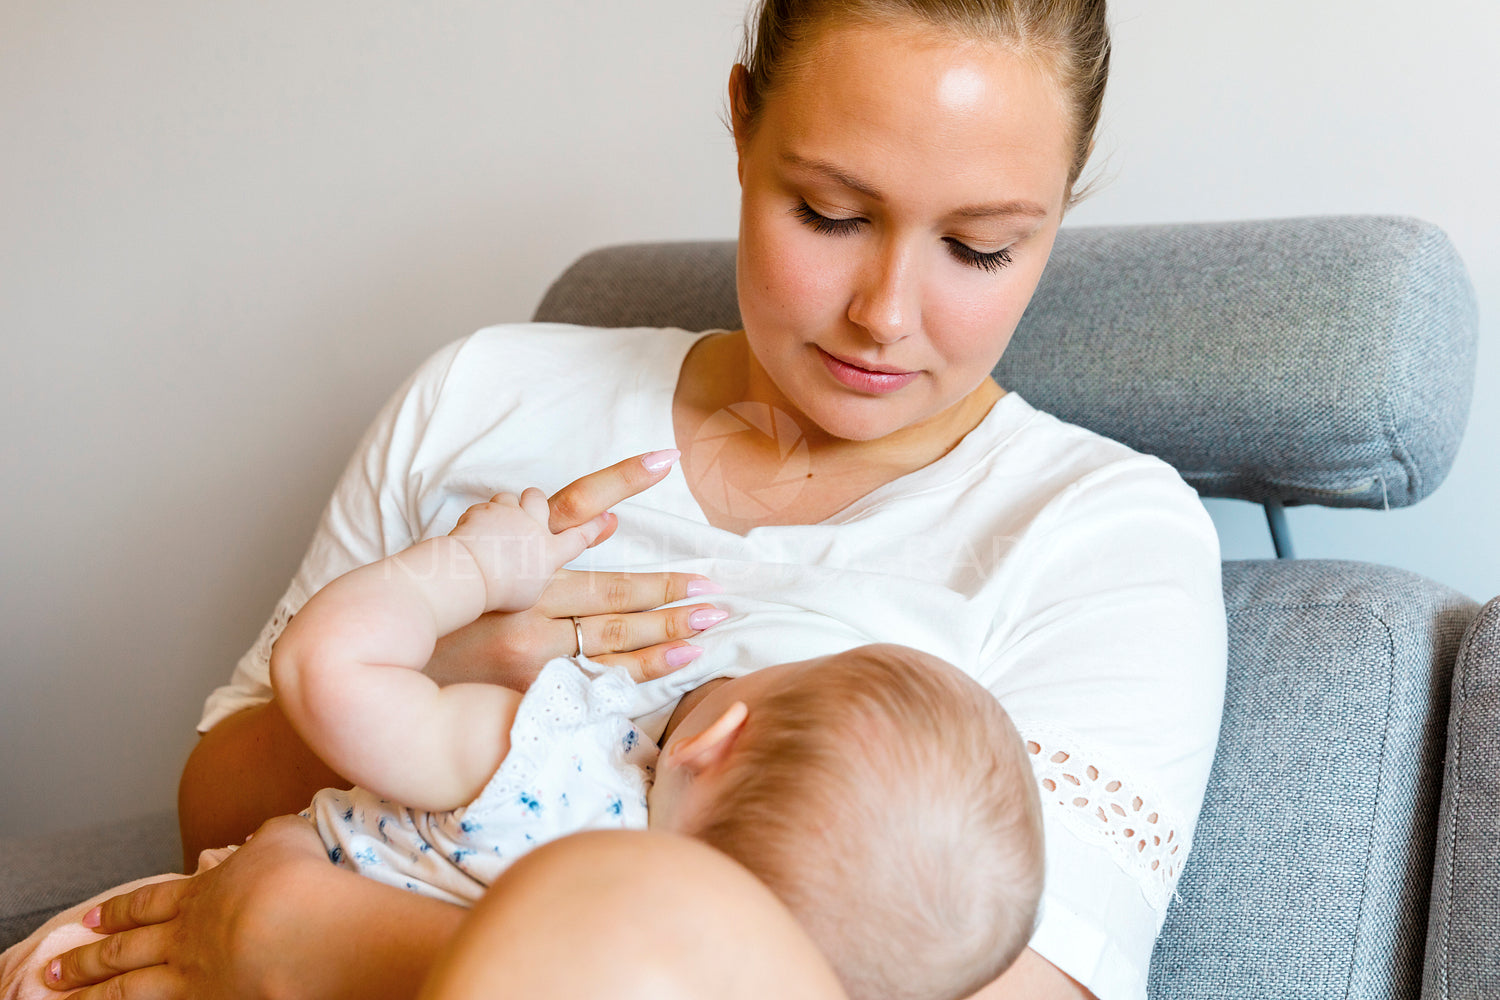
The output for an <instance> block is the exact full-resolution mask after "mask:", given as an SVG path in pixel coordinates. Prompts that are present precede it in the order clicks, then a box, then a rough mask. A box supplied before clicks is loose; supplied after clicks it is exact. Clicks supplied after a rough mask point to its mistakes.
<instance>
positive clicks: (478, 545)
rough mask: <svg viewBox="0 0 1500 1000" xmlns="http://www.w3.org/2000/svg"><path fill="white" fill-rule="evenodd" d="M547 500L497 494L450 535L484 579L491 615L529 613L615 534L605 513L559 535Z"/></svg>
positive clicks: (536, 493)
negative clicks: (573, 564)
mask: <svg viewBox="0 0 1500 1000" xmlns="http://www.w3.org/2000/svg"><path fill="white" fill-rule="evenodd" d="M549 516H550V512H549V509H548V506H547V495H546V494H545V493H543V492H542V491H541V490H539V489H536V488H534V487H533V488H531V489H528V490H526V491H525V492H524V493H522V494H521V495H520V496H519V497H517V496H516V495H515V494H514V493H496V494H495V495H494V496H493V497H491V498H490V499H489V501H488V502H487V503H478V504H475V505H474V506H472V507H470V508H469V509H468V510H466V511H464V513H463V516H461V517H460V518H459V519H458V524H456V525H454V526H453V530H452V531H450V532H449V533H448V534H449V536H450V537H453V538H456V539H458V541H459V542H461V543H462V544H463V546H464V548H465V549H467V550H468V552H469V554H470V555H471V556H472V557H473V558H474V562H475V564H476V565H478V567H479V572H480V574H481V575H482V576H483V577H484V587H485V594H486V599H485V610H486V611H524V610H526V609H527V608H529V607H531V606H532V605H533V604H535V603H536V601H537V598H538V597H539V596H541V593H542V590H543V588H545V587H546V586H547V583H548V582H549V581H550V580H551V579H552V576H553V574H554V573H556V572H557V571H558V570H559V569H561V568H562V566H563V564H564V563H566V562H567V561H568V560H570V559H573V558H576V557H577V556H578V554H579V553H581V552H582V551H583V550H584V549H586V548H589V547H590V546H592V545H593V544H594V543H595V542H597V541H598V540H599V539H600V537H601V536H604V535H605V534H606V533H607V532H608V530H609V529H611V528H612V527H613V525H614V522H615V515H613V514H611V513H608V512H605V513H603V514H599V515H598V516H596V517H594V518H591V519H590V520H588V521H585V522H584V523H583V524H580V525H578V526H576V527H573V528H566V529H564V530H563V531H559V532H557V533H556V534H554V533H553V532H552V531H551V529H549V528H548V527H547V521H548V518H549Z"/></svg>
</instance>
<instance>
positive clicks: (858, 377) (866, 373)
mask: <svg viewBox="0 0 1500 1000" xmlns="http://www.w3.org/2000/svg"><path fill="white" fill-rule="evenodd" d="M818 356H819V357H821V358H822V359H823V366H824V367H825V368H827V369H828V373H829V374H830V375H832V376H833V377H834V378H836V379H838V380H839V381H840V382H841V383H843V384H844V385H846V386H848V387H849V388H851V389H854V390H856V391H859V392H869V393H875V394H884V393H888V392H895V391H896V390H897V389H900V388H901V387H902V386H905V385H908V384H910V383H911V382H912V380H913V379H915V378H916V377H917V376H918V375H920V374H921V373H920V372H908V371H901V370H899V369H895V370H892V369H889V368H888V367H887V366H884V365H882V366H881V368H882V370H880V371H876V370H873V369H870V368H864V367H862V366H860V365H858V364H856V363H855V362H853V361H845V360H844V359H843V358H839V357H835V356H834V355H832V354H829V353H828V352H827V351H825V350H823V348H821V347H819V348H818Z"/></svg>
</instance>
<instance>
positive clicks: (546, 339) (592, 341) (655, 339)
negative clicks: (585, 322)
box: [458, 323, 702, 365]
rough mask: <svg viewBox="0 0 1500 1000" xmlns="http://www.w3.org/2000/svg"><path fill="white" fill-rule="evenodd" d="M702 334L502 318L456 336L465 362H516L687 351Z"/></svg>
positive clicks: (583, 360)
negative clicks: (528, 358) (499, 320)
mask: <svg viewBox="0 0 1500 1000" xmlns="http://www.w3.org/2000/svg"><path fill="white" fill-rule="evenodd" d="M700 336H702V334H700V333H693V332H691V331H688V330H680V329H675V328H671V327H665V328H658V327H602V326H576V325H573V324H571V323H501V324H497V325H495V326H487V327H485V328H483V329H481V330H478V331H476V332H474V333H472V334H470V335H469V336H467V337H465V338H463V339H462V340H461V341H459V342H458V343H459V345H460V346H459V357H461V358H462V359H463V360H464V361H465V363H467V364H486V363H490V364H495V363H499V364H507V365H514V364H515V362H516V361H517V360H518V359H520V358H526V357H539V358H544V359H547V360H548V361H553V362H555V361H557V360H559V359H566V360H568V361H570V362H573V363H577V364H598V363H599V362H600V361H601V360H605V359H608V360H609V361H611V362H612V361H615V360H618V359H620V358H628V357H631V356H640V357H642V358H649V357H652V356H655V355H658V354H662V353H665V352H671V351H673V350H676V349H683V350H685V349H686V347H687V346H688V345H691V344H692V342H693V341H694V340H696V339H697V338H698V337H700Z"/></svg>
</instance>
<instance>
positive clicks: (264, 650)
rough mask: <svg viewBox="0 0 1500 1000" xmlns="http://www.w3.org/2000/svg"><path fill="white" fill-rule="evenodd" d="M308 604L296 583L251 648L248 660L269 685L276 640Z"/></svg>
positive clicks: (280, 601) (277, 603) (273, 612)
mask: <svg viewBox="0 0 1500 1000" xmlns="http://www.w3.org/2000/svg"><path fill="white" fill-rule="evenodd" d="M306 603H307V598H305V597H303V596H302V594H301V592H300V591H299V590H298V588H297V585H296V584H295V583H294V584H293V585H292V586H291V587H290V588H289V589H288V590H287V592H286V593H285V594H283V595H282V597H281V600H279V601H277V602H276V610H274V611H272V612H271V620H270V621H268V622H266V625H265V627H264V628H262V629H261V630H260V637H259V638H257V639H256V640H255V645H254V646H251V647H250V656H249V657H248V658H249V659H250V660H252V662H253V663H254V664H255V669H256V670H257V671H258V672H259V675H260V676H261V677H263V678H265V680H266V683H267V684H269V683H270V678H271V647H272V646H274V645H276V640H277V639H280V638H281V633H283V632H285V631H286V627H287V625H288V624H289V623H290V622H291V620H292V615H294V614H296V613H297V612H298V611H299V610H300V609H301V607H302V605H304V604H306Z"/></svg>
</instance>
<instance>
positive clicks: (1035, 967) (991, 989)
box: [969, 948, 1095, 1000]
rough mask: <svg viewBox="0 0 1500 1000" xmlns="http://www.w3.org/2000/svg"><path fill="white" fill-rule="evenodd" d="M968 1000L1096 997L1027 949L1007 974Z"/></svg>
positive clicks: (1085, 998)
mask: <svg viewBox="0 0 1500 1000" xmlns="http://www.w3.org/2000/svg"><path fill="white" fill-rule="evenodd" d="M969 1000H1095V998H1094V994H1092V993H1090V992H1089V991H1088V990H1086V989H1084V988H1083V987H1082V986H1080V985H1079V983H1078V981H1077V980H1076V979H1074V978H1073V977H1072V976H1069V975H1068V974H1067V973H1066V972H1063V971H1062V970H1061V969H1059V968H1058V967H1057V966H1055V965H1053V964H1052V963H1051V962H1049V961H1047V960H1046V959H1045V958H1043V957H1042V956H1040V955H1038V954H1037V953H1036V952H1034V951H1032V950H1031V949H1030V948H1027V949H1026V950H1025V951H1023V952H1021V957H1020V958H1018V959H1016V962H1015V964H1014V965H1012V966H1011V967H1010V968H1009V969H1006V970H1005V974H1004V975H1003V976H1001V977H1000V978H999V979H997V980H995V981H994V982H993V983H990V984H989V985H988V986H986V987H985V988H984V989H982V990H980V991H979V992H978V993H976V994H974V995H973V996H972V997H970V998H969Z"/></svg>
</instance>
